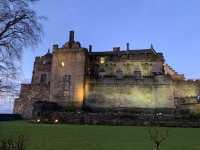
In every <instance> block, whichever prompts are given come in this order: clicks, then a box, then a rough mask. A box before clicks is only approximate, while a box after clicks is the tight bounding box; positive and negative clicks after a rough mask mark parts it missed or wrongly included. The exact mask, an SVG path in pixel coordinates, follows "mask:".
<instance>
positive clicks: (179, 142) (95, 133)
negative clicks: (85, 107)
mask: <svg viewBox="0 0 200 150" xmlns="http://www.w3.org/2000/svg"><path fill="white" fill-rule="evenodd" d="M17 134H24V135H26V136H27V137H28V138H29V142H28V144H27V150H153V143H152V142H151V141H150V139H149V136H148V129H147V128H144V127H133V126H91V125H64V124H62V125H51V124H31V123H27V122H24V121H18V122H0V136H1V137H2V136H6V137H9V136H13V135H17ZM161 150H200V128H199V129H197V128H169V137H168V139H167V140H166V141H165V142H164V143H163V144H162V145H161Z"/></svg>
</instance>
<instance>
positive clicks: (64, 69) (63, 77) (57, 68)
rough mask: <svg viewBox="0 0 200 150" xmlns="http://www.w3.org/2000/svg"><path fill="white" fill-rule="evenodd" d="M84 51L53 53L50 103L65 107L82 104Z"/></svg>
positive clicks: (65, 50) (73, 50)
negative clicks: (69, 104) (71, 104)
mask: <svg viewBox="0 0 200 150" xmlns="http://www.w3.org/2000/svg"><path fill="white" fill-rule="evenodd" d="M85 52H86V51H85V50H84V49H81V48H80V49H67V48H63V49H57V50H56V51H55V52H54V53H53V64H52V75H51V87H50V91H51V92H50V101H53V102H57V103H58V104H60V105H63V106H66V105H67V103H75V104H76V105H78V106H79V107H80V106H81V105H82V103H83V96H84V79H85V59H86V54H85Z"/></svg>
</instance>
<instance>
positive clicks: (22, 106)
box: [14, 84, 49, 118]
mask: <svg viewBox="0 0 200 150" xmlns="http://www.w3.org/2000/svg"><path fill="white" fill-rule="evenodd" d="M36 101H49V86H48V85H40V84H38V85H31V84H23V85H21V91H20V96H19V98H18V99H16V100H15V104H14V113H19V114H22V116H23V117H24V118H31V117H32V110H33V103H34V102H36Z"/></svg>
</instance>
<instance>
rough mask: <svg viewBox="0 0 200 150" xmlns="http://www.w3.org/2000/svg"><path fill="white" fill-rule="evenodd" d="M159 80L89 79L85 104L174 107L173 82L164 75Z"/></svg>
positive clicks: (96, 105) (98, 105)
mask: <svg viewBox="0 0 200 150" xmlns="http://www.w3.org/2000/svg"><path fill="white" fill-rule="evenodd" d="M160 78H161V77H160ZM160 80H161V79H159V80H156V79H155V80H153V79H142V80H133V79H130V80H128V79H123V80H119V81H117V80H115V79H113V80H106V79H104V80H102V81H90V82H88V85H87V92H86V104H87V105H89V106H91V107H92V106H94V107H108V108H113V107H128V108H134V107H136V108H175V105H174V95H173V90H174V85H173V83H172V82H171V81H170V80H168V79H165V78H164V77H163V78H162V81H160Z"/></svg>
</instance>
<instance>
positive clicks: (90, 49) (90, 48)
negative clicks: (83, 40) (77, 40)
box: [89, 45, 92, 53]
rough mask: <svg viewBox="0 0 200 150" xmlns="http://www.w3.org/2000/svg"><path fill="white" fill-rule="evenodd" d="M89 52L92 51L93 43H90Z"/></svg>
mask: <svg viewBox="0 0 200 150" xmlns="http://www.w3.org/2000/svg"><path fill="white" fill-rule="evenodd" d="M89 52H90V53H91V52H92V45H89Z"/></svg>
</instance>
